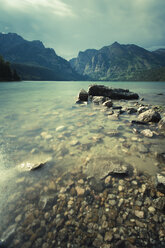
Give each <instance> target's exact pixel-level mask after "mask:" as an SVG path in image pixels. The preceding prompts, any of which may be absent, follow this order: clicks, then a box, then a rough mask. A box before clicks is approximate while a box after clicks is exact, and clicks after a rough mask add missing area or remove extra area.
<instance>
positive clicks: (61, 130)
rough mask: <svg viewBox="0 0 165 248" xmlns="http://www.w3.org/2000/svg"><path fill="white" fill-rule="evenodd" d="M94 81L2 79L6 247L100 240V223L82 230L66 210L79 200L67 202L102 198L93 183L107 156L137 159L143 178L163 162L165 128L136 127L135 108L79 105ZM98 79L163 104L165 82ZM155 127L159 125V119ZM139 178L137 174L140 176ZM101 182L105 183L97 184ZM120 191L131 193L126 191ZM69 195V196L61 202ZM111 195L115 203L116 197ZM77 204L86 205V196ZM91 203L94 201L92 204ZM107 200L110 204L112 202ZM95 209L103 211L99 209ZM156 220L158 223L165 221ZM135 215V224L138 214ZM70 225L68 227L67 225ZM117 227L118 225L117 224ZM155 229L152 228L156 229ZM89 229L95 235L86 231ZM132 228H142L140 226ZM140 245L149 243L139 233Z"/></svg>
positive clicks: (0, 218) (0, 236) (1, 198)
mask: <svg viewBox="0 0 165 248" xmlns="http://www.w3.org/2000/svg"><path fill="white" fill-rule="evenodd" d="M90 84H92V82H32V81H29V82H12V83H0V113H1V115H0V175H1V179H0V210H1V211H0V223H1V226H0V240H7V242H8V243H7V245H8V247H44V248H46V247H101V246H97V245H95V243H94V240H95V239H96V236H97V235H96V233H97V234H98V233H99V231H98V230H100V229H99V227H98V229H97V226H96V227H95V228H96V230H95V231H93V233H94V234H91V232H90V231H89V232H88V231H82V230H81V231H82V232H83V233H85V234H82V233H81V232H80V233H79V232H78V234H76V233H77V231H75V230H77V229H78V230H79V231H80V227H79V225H77V229H76V224H75V223H72V224H68V221H69V220H71V219H72V218H73V217H72V218H71V217H68V216H73V215H76V213H77V216H78V214H80V213H78V209H79V208H78V207H77V208H76V207H75V208H72V207H68V205H67V204H68V202H70V204H69V206H72V204H73V202H74V201H75V199H82V201H85V202H87V203H88V200H89V202H90V199H92V197H94V199H97V196H96V195H94V196H90V194H91V193H90V192H93V191H95V190H96V192H97V189H95V188H92V187H95V185H97V184H98V181H99V180H100V175H101V173H102V171H101V170H102V164H104V163H107V161H111V162H114V163H118V164H120V165H125V164H127V165H129V166H131V167H132V168H133V170H135V171H136V173H137V178H136V180H137V181H138V178H139V176H140V175H142V176H141V178H143V177H145V178H144V181H145V183H147V181H148V180H151V182H152V178H153V177H154V176H155V175H156V173H158V172H159V170H160V168H159V164H160V162H159V161H158V160H157V154H161V153H163V152H164V147H165V139H164V136H162V135H157V134H155V135H154V137H153V138H148V137H144V136H142V135H139V134H138V135H137V134H136V133H134V132H133V128H134V127H133V126H132V125H130V123H131V121H132V120H135V119H136V114H131V115H128V114H123V115H120V117H119V118H118V117H116V116H114V115H110V114H109V113H107V111H106V110H105V109H104V108H103V107H102V106H98V105H97V106H94V105H93V104H89V105H82V106H81V105H76V104H75V102H76V99H77V96H78V93H79V91H80V89H81V88H84V89H85V90H87V89H88V86H89V85H90ZM98 84H104V85H106V86H110V87H116V88H124V89H129V90H130V91H133V92H136V93H138V94H139V96H140V98H144V100H143V101H140V100H139V104H144V105H158V106H163V107H165V97H164V96H165V82H99V83H98ZM114 104H115V105H116V106H119V105H122V106H123V107H134V106H137V105H136V104H137V103H136V101H114ZM138 128H139V130H140V131H141V130H143V129H146V127H144V126H142V127H138ZM150 128H151V130H153V131H155V130H156V131H157V127H156V126H155V124H152V125H151V127H150ZM35 164H37V165H38V164H43V165H42V168H40V169H38V170H34V171H30V168H31V167H32V166H33V165H35ZM82 175H83V176H82ZM144 175H145V176H144ZM86 178H87V179H86ZM88 178H94V180H96V181H95V182H94V186H91V185H92V182H91V181H90V183H89V189H88V190H87V188H88ZM141 178H140V179H139V180H142V179H141ZM74 180H76V181H74ZM107 180H108V179H107ZM109 180H112V181H111V183H112V182H113V183H114V185H116V186H114V187H116V188H114V192H115V190H116V189H117V188H118V187H119V186H120V189H121V191H122V187H124V180H123V179H122V178H120V179H119V181H117V180H118V179H116V178H110V179H109ZM131 180H132V181H135V185H134V184H131V185H133V187H135V188H136V187H137V185H139V182H138V183H136V180H133V179H131ZM132 181H131V182H129V179H127V184H128V185H127V189H130V187H129V183H132ZM76 182H78V185H77V184H76ZM120 184H121V185H120ZM82 185H86V186H85V192H88V191H89V192H88V193H89V196H90V197H88V194H87V193H86V194H87V195H85V193H84V191H83V190H84V187H82ZM141 185H142V182H141ZM73 186H74V187H73ZM99 187H103V186H99V185H98V188H99ZM71 188H74V190H75V191H76V192H74V190H73V189H72V191H73V192H72V191H69V192H71V193H67V196H66V195H65V193H66V192H68V191H67V190H71ZM107 188H108V187H107ZM107 188H106V192H107ZM92 190H93V191H92ZM135 190H136V189H135ZM104 191H105V190H104V189H103V188H99V189H98V195H99V197H102V198H106V197H105V196H103V195H104ZM119 191H120V190H119ZM114 192H113V193H114ZM116 193H117V191H116ZM136 193H137V192H136ZM69 194H70V195H69ZM100 194H101V195H100ZM105 194H106V193H105ZM117 194H118V193H117ZM130 194H133V193H131V192H130ZM137 194H138V193H137ZM64 195H65V197H66V199H68V200H67V202H66V199H63V198H65V197H64ZM79 196H80V198H79ZM60 197H61V198H60ZM67 197H68V198H67ZM130 197H132V196H130ZM139 197H140V196H139ZM145 197H146V196H145ZM112 198H113V197H112ZM120 198H121V199H125V198H124V195H122V194H121V197H120ZM137 198H138V197H137ZM61 199H62V200H61ZM87 199H88V200H87ZM136 200H137V199H136ZM63 201H65V203H63V205H62V202H63ZM78 201H80V200H78ZM109 201H111V203H112V206H115V205H113V201H115V200H114V199H112V200H111V199H109ZM117 201H120V200H119V199H118V200H117ZM60 202H61V203H60ZM93 202H95V200H93ZM59 203H60V204H61V205H60V204H59ZM76 204H79V205H80V202H79V203H76ZM84 204H85V207H86V208H85V209H88V208H89V206H87V205H86V203H84ZM92 204H93V203H89V205H91V206H92ZM99 204H101V203H99ZM106 204H107V203H106ZM106 204H105V206H104V207H105V209H109V207H108V205H106ZM57 205H58V210H57ZM96 205H98V203H97V204H96ZM76 206H78V205H76ZM101 206H102V205H101ZM126 206H127V205H126ZM81 208H82V206H81V207H80V209H81ZM113 208H114V207H112V209H113ZM64 209H65V211H64ZM73 209H76V210H74V211H76V213H75V212H74V213H71V210H73ZM97 209H98V208H96V210H97ZM117 209H119V207H117ZM140 209H141V206H139V207H137V209H136V211H142V210H143V209H142V210H140ZM88 210H89V209H88ZM67 211H70V215H67ZM84 211H87V210H82V216H83V214H84ZM105 211H107V212H108V210H105ZM116 211H117V210H116ZM80 212H81V211H80ZM96 212H97V211H96ZM97 214H98V215H99V214H100V215H101V213H97ZM84 215H85V214H84ZM102 215H103V214H102ZM52 216H56V218H55V217H52ZM60 216H63V218H62V217H60ZM66 216H67V217H66ZM130 216H131V215H130ZM130 216H129V218H127V221H128V220H129V222H130V219H133V217H130ZM149 217H150V216H149ZM152 217H153V215H152ZM76 218H78V217H76ZM83 218H85V217H83ZM88 218H89V219H90V217H88ZM101 218H102V217H101ZM80 219H81V218H80ZM105 219H106V218H105ZM55 220H56V221H55ZM60 220H61V221H63V223H62V224H58V221H59V223H60ZM76 221H77V222H79V221H78V220H76ZM83 221H84V222H83V223H82V222H81V221H80V223H81V224H82V225H84V226H88V224H89V223H86V222H85V220H84V219H83ZM100 221H101V220H100ZM104 221H106V220H104ZM104 221H101V223H103V222H104ZM123 221H124V220H123ZM135 221H136V220H135ZM93 222H95V221H93ZM112 222H114V221H112ZM157 222H159V225H160V223H162V222H160V221H157ZM32 223H33V225H32ZM50 223H54V224H50ZM64 223H65V224H64ZM84 223H86V224H84ZM90 223H92V220H91V221H90ZM123 223H124V222H123ZM132 223H133V224H134V221H132ZM127 224H128V223H127ZM155 225H158V224H157V223H156V224H155ZM66 226H67V228H69V229H67V231H66ZM118 226H119V225H117V226H115V223H114V224H113V225H112V227H110V226H108V227H107V230H111V229H114V228H118ZM123 226H125V224H123ZM84 228H86V227H84ZM93 228H94V227H93ZM130 228H132V227H131V226H130ZM139 228H142V227H139ZM143 228H144V227H143ZM143 228H142V230H143ZM158 228H160V226H159V227H158ZM55 229H56V231H55ZM103 229H104V228H103ZM61 230H62V231H61ZM68 230H70V232H73V233H74V235H77V237H79V239H80V240H81V238H82V237H83V238H84V237H86V239H89V240H90V241H88V242H87V241H86V242H87V243H85V241H84V243H82V244H79V246H78V243H79V242H80V240H78V241H77V240H76V238H75V239H74V238H73V237H72V238H71V234H70V236H68V234H67V235H66V232H67V233H68ZM85 230H86V229H85ZM92 230H94V229H92ZM123 230H124V231H122V232H121V233H123V237H124V238H125V237H127V236H129V235H128V234H127V231H126V230H125V229H123ZM113 231H114V233H115V230H113ZM59 232H61V233H62V234H59ZM116 232H117V231H116ZM150 232H151V233H152V230H151V231H150ZM86 233H88V234H89V235H87V236H83V235H86ZM100 233H101V235H102V236H103V240H104V241H105V242H103V243H106V244H110V241H111V239H110V238H109V240H108V239H107V240H105V239H106V238H105V235H106V232H105V231H104V232H103V231H102V230H100ZM60 235H61V236H63V237H64V238H62V237H61V236H60ZM92 235H93V236H92ZM94 235H95V236H94ZM113 235H114V236H113V238H112V240H114V242H117V240H118V239H117V238H116V237H117V236H116V237H115V234H113ZM124 235H125V236H124ZM132 235H133V236H136V231H135V232H134V234H132ZM69 237H70V238H69ZM100 239H101V238H100ZM143 239H144V240H145V237H144V238H139V240H142V241H144V240H143ZM91 240H92V241H91ZM148 240H150V238H148V239H147V241H146V242H149V241H148ZM153 240H154V241H155V242H158V241H159V242H160V244H161V242H164V241H162V240H163V239H162V240H161V239H160V237H157V236H156V237H155V238H153ZM100 242H101V241H100ZM96 243H97V242H96ZM66 244H68V245H67V246H66ZM101 244H102V243H101ZM147 244H149V243H147ZM139 245H144V243H140V241H139ZM153 245H154V244H153ZM0 247H1V246H0ZM107 247H108V246H107ZM109 247H110V246H109ZM112 247H113V245H112ZM137 247H140V246H137ZM144 247H145V246H144ZM151 247H152V246H151ZM153 247H154V246H153ZM155 247H157V246H155Z"/></svg>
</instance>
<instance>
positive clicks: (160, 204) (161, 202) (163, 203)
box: [153, 197, 165, 210]
mask: <svg viewBox="0 0 165 248" xmlns="http://www.w3.org/2000/svg"><path fill="white" fill-rule="evenodd" d="M153 202H154V206H155V208H157V209H159V210H164V209H165V197H159V198H157V199H155V200H153Z"/></svg>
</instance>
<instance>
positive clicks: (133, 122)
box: [131, 120, 148, 125]
mask: <svg viewBox="0 0 165 248" xmlns="http://www.w3.org/2000/svg"><path fill="white" fill-rule="evenodd" d="M131 124H135V125H148V123H146V122H144V121H137V120H132V121H131Z"/></svg>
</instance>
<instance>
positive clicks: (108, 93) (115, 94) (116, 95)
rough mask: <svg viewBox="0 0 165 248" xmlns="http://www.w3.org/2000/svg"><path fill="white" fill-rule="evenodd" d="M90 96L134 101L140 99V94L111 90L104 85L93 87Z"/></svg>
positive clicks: (117, 89)
mask: <svg viewBox="0 0 165 248" xmlns="http://www.w3.org/2000/svg"><path fill="white" fill-rule="evenodd" d="M88 94H89V95H91V96H105V97H109V98H110V99H116V100H120V99H126V100H133V99H138V98H139V95H138V94H136V93H133V92H130V91H129V90H125V89H120V88H110V87H107V86H104V85H91V86H90V87H89V89H88Z"/></svg>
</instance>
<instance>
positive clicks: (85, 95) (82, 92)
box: [78, 89, 88, 102]
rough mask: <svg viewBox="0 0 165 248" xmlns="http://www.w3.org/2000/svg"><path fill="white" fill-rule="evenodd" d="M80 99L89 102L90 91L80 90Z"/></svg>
mask: <svg viewBox="0 0 165 248" xmlns="http://www.w3.org/2000/svg"><path fill="white" fill-rule="evenodd" d="M78 100H79V101H82V102H87V101H88V93H87V92H86V90H84V89H81V90H80V93H79V96H78Z"/></svg>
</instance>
